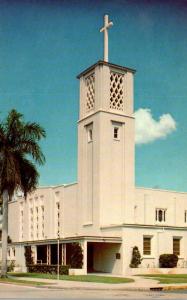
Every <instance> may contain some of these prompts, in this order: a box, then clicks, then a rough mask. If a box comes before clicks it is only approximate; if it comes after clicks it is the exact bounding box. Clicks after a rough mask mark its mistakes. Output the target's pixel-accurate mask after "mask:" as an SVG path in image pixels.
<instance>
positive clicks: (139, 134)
mask: <svg viewBox="0 0 187 300" xmlns="http://www.w3.org/2000/svg"><path fill="white" fill-rule="evenodd" d="M134 115H135V126H136V135H135V141H136V144H148V143H151V142H153V141H155V140H158V139H163V138H166V136H167V135H168V134H170V133H172V132H173V131H175V130H176V122H175V120H174V119H173V117H172V116H171V115H170V114H163V115H162V116H160V117H159V119H158V120H155V119H153V116H152V114H151V110H150V109H148V108H140V109H138V110H137V111H136V112H135V114H134Z"/></svg>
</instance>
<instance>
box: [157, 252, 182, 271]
mask: <svg viewBox="0 0 187 300" xmlns="http://www.w3.org/2000/svg"><path fill="white" fill-rule="evenodd" d="M177 262H178V256H177V255H176V254H161V255H160V257H159V265H160V268H175V267H176V266H177Z"/></svg>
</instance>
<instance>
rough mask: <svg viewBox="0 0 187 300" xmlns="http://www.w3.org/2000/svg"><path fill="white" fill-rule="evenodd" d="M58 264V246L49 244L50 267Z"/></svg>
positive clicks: (60, 252) (60, 249) (60, 250)
mask: <svg viewBox="0 0 187 300" xmlns="http://www.w3.org/2000/svg"><path fill="white" fill-rule="evenodd" d="M57 264H58V245H57V244H51V265H57ZM59 264H60V265H61V264H62V244H60V245H59Z"/></svg>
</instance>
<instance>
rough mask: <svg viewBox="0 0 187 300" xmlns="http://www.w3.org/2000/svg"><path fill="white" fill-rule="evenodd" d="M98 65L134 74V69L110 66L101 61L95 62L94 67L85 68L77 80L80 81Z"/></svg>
mask: <svg viewBox="0 0 187 300" xmlns="http://www.w3.org/2000/svg"><path fill="white" fill-rule="evenodd" d="M98 65H105V66H109V67H112V68H115V69H119V70H122V71H126V72H131V73H136V70H135V69H131V68H127V67H123V66H120V65H116V64H112V63H109V62H106V61H103V60H99V61H98V62H96V63H95V64H94V65H92V66H90V67H89V68H87V69H86V70H84V71H83V72H81V73H80V74H79V75H78V76H77V78H78V79H80V78H81V77H82V76H84V75H85V74H86V73H88V72H89V71H91V70H92V69H95V67H96V66H98Z"/></svg>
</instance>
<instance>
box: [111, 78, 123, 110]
mask: <svg viewBox="0 0 187 300" xmlns="http://www.w3.org/2000/svg"><path fill="white" fill-rule="evenodd" d="M123 88H124V75H123V74H119V73H115V72H110V108H111V109H116V110H123V108H124V91H123Z"/></svg>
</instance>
